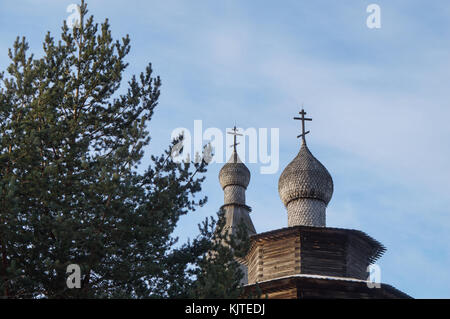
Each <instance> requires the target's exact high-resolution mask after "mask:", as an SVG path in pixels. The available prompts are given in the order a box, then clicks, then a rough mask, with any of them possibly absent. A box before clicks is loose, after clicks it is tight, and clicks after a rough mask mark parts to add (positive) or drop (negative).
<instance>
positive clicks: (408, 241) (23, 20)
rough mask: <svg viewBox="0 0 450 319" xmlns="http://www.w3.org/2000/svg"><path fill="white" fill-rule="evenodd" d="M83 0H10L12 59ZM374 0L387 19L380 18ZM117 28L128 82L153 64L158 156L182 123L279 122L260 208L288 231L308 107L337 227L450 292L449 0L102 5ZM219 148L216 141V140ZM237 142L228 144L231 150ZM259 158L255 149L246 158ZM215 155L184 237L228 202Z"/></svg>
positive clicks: (3, 35)
mask: <svg viewBox="0 0 450 319" xmlns="http://www.w3.org/2000/svg"><path fill="white" fill-rule="evenodd" d="M72 3H77V2H76V0H68V1H66V0H20V1H17V0H1V2H0V70H5V68H6V66H7V65H8V64H9V59H8V56H7V50H8V48H10V47H11V46H12V44H13V41H14V40H15V38H16V37H17V36H18V35H19V36H25V37H26V38H27V39H28V41H29V44H30V48H31V51H32V52H34V53H35V55H36V56H38V57H39V56H40V55H41V54H42V41H43V39H44V36H45V34H46V32H47V31H50V32H51V33H52V35H54V36H59V33H60V27H61V25H62V22H63V20H66V19H68V17H69V16H70V14H71V13H68V12H67V10H66V9H67V7H68V6H69V5H70V4H72ZM370 4H377V5H378V6H379V8H380V18H381V20H380V21H381V27H380V28H372V29H371V28H368V26H367V24H366V20H367V18H368V17H369V15H370V14H371V13H368V12H367V11H366V9H367V7H368V6H369V5H370ZM88 5H89V7H88V9H89V11H90V14H93V15H94V17H95V20H96V21H97V22H99V23H101V22H103V21H104V19H105V18H108V19H109V21H110V24H111V28H112V32H113V36H114V37H115V38H120V37H122V36H125V35H126V34H129V35H130V38H131V46H132V48H131V52H130V54H129V56H128V57H127V61H128V62H129V63H130V66H129V68H128V69H127V71H126V77H125V78H130V77H131V75H133V74H138V73H140V72H141V71H144V69H145V67H146V65H147V64H148V63H149V62H151V63H152V65H153V69H154V72H155V74H156V75H159V76H161V79H162V88H161V98H160V102H159V105H158V108H157V109H156V113H155V115H154V117H153V119H152V121H151V123H150V125H149V130H150V134H151V136H152V141H151V143H150V145H149V147H148V148H147V149H146V153H145V158H144V160H143V162H142V166H143V167H144V166H145V165H148V163H149V157H150V155H151V154H160V153H162V152H163V150H164V149H166V148H167V146H168V145H169V143H170V139H171V134H172V132H173V131H174V129H176V128H178V127H185V128H187V129H189V130H191V131H192V132H193V129H194V120H201V121H202V126H203V130H205V129H207V128H218V129H220V130H222V132H225V130H226V129H227V128H231V127H233V126H234V125H235V124H236V125H237V126H238V127H241V128H243V129H247V128H256V129H259V128H267V129H268V130H269V131H270V128H278V129H279V159H280V162H279V169H278V170H277V171H276V172H275V173H274V174H261V172H260V168H261V163H254V164H253V163H248V164H247V166H248V167H249V169H250V171H251V174H252V175H251V181H250V185H249V187H248V189H247V194H246V196H247V204H248V205H249V206H251V207H252V213H251V218H252V220H253V223H254V225H255V228H256V230H257V232H264V231H269V230H274V229H278V228H282V227H286V226H287V214H286V210H285V208H284V207H283V204H282V202H281V200H280V199H279V196H278V189H277V186H278V178H279V176H280V174H281V172H282V170H283V168H284V167H285V166H286V165H287V164H288V163H289V162H290V161H291V160H292V159H293V158H294V157H295V155H296V154H297V152H298V150H299V146H300V143H299V140H298V139H297V138H296V136H297V135H298V134H299V130H300V126H299V123H298V122H296V121H293V120H292V117H293V116H295V115H297V113H298V112H299V111H300V109H301V106H302V105H304V108H305V110H306V111H307V112H308V116H310V117H312V118H313V121H312V122H309V123H308V127H307V129H308V130H310V131H311V132H310V133H309V134H308V135H307V141H308V146H309V148H310V150H311V152H312V153H313V154H314V155H315V157H316V158H318V159H319V160H320V161H321V162H322V163H323V164H324V165H325V166H326V167H327V169H328V171H329V172H330V174H331V175H332V177H333V181H334V194H333V197H332V199H331V202H330V204H329V205H328V208H327V226H330V227H341V228H349V229H359V230H362V231H364V232H366V233H367V234H369V235H370V236H372V237H373V238H375V239H377V240H378V241H380V242H381V243H383V244H384V245H385V246H386V248H387V252H386V253H385V254H384V256H382V258H381V259H380V260H379V261H378V262H377V264H378V265H379V266H380V268H381V281H382V282H383V283H388V284H390V285H392V286H394V287H396V288H398V289H400V290H402V291H404V292H406V293H408V294H409V295H411V296H413V297H415V298H450V271H449V268H450V248H449V243H450V230H449V228H450V214H449V207H450V198H449V191H450V166H449V165H448V162H449V159H450V147H449V146H450V125H449V124H448V119H449V118H450V105H449V103H450V93H449V88H448V85H449V83H450V59H449V58H450V41H449V39H450V19H448V17H449V16H450V3H449V2H448V1H444V0H441V1H438V0H436V1H432V2H431V1H424V0H423V1H414V0H407V1H406V0H403V1H402V0H397V1H384V0H383V1H356V0H355V1H339V2H338V1H333V0H328V1H325V0H319V1H299V0H284V1H243V0H228V1H213V0H193V1H186V0H185V1H177V0H167V1H148V0H145V1H144V0H142V1H140V0H128V1H117V0H90V1H88ZM204 143H206V141H204ZM224 147H225V146H224ZM243 160H244V161H246V160H247V159H245V158H244V159H243ZM222 165H223V164H220V163H213V164H211V165H210V167H209V170H208V173H207V174H206V176H207V178H206V181H205V183H204V185H203V191H202V195H205V196H208V203H207V204H206V205H205V206H204V207H202V208H201V209H199V210H197V211H195V212H193V213H191V214H189V215H187V216H184V217H183V218H182V219H181V221H180V224H179V227H178V228H177V231H176V234H177V235H178V236H180V239H181V240H185V239H186V238H188V237H190V238H192V237H195V236H196V234H197V233H198V231H197V224H198V223H199V222H201V221H202V220H203V219H204V218H205V217H207V216H211V215H215V214H216V212H217V211H218V209H219V208H220V206H221V205H222V204H223V192H222V189H221V188H220V184H219V181H218V172H219V170H220V168H221V166H222Z"/></svg>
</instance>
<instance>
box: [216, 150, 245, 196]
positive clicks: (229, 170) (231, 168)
mask: <svg viewBox="0 0 450 319" xmlns="http://www.w3.org/2000/svg"><path fill="white" fill-rule="evenodd" d="M219 181H220V185H221V186H222V189H225V187H226V186H229V185H239V186H242V187H244V188H245V189H247V186H248V184H249V183H250V171H249V170H248V168H247V166H245V164H244V163H242V161H241V159H240V158H239V156H238V155H237V153H236V151H233V154H231V157H230V159H229V160H228V162H227V163H226V164H225V165H224V166H223V167H222V169H221V170H220V172H219Z"/></svg>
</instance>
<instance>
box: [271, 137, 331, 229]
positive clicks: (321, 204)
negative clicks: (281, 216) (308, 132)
mask: <svg viewBox="0 0 450 319" xmlns="http://www.w3.org/2000/svg"><path fill="white" fill-rule="evenodd" d="M278 192H279V195H280V198H281V201H282V202H283V204H284V206H286V208H287V210H288V224H289V226H297V225H308V226H321V227H324V226H325V209H326V206H327V205H328V203H329V202H330V200H331V196H332V195H333V179H332V178H331V175H330V173H329V172H328V170H327V169H326V168H325V166H323V165H322V163H320V162H319V160H317V159H316V158H315V157H314V156H313V155H312V154H311V152H310V150H309V149H308V147H307V146H306V143H302V146H301V148H300V151H299V152H298V154H297V156H296V157H295V158H294V159H293V160H292V162H290V163H289V164H288V165H287V166H286V168H285V169H284V171H283V172H282V173H281V176H280V179H279V181H278Z"/></svg>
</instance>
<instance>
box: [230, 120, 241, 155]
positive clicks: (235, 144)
mask: <svg viewBox="0 0 450 319" xmlns="http://www.w3.org/2000/svg"><path fill="white" fill-rule="evenodd" d="M232 130H233V132H227V133H228V134H230V135H233V138H234V143H233V144H232V145H230V147H233V148H234V162H235V163H236V161H237V152H236V146H237V145H238V144H239V143H237V141H236V137H237V136H242V134H240V133H238V132H237V128H236V125H235V126H234V128H233V129H232Z"/></svg>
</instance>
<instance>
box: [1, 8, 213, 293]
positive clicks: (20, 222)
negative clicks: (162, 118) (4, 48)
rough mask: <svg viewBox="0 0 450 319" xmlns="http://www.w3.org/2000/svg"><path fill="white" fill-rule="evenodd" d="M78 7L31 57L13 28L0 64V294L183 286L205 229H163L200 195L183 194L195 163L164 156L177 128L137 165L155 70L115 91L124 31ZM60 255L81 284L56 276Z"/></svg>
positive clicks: (194, 177)
mask: <svg viewBox="0 0 450 319" xmlns="http://www.w3.org/2000/svg"><path fill="white" fill-rule="evenodd" d="M80 8H81V23H80V25H79V26H78V27H75V28H73V30H70V29H69V28H68V26H67V24H66V23H65V22H64V25H63V27H62V33H61V39H60V40H58V41H55V39H54V38H53V37H52V36H51V35H50V33H48V34H47V35H46V37H45V41H44V44H43V48H44V54H43V57H41V58H35V57H34V56H33V55H32V54H29V52H28V51H29V48H28V44H27V41H26V39H25V38H17V40H16V41H15V43H14V46H13V48H12V49H11V50H10V51H9V57H10V59H11V64H10V65H9V67H8V68H7V74H6V75H5V73H4V72H3V73H1V74H0V254H1V257H0V295H3V296H4V297H7V298H69V297H89V298H91V297H92V298H96V297H126V298H140V297H184V296H187V295H188V294H189V293H190V291H192V290H191V289H192V287H193V285H194V283H195V277H196V273H195V269H198V267H196V266H195V265H196V263H197V262H198V261H199V260H200V259H201V257H200V256H203V255H204V252H205V251H206V250H208V249H209V247H208V245H209V244H208V241H207V240H206V238H207V237H208V236H209V235H208V234H207V232H206V233H205V234H204V235H205V236H203V237H201V238H199V239H196V240H194V241H193V242H192V243H188V244H185V245H182V246H181V247H180V248H174V247H175V246H174V245H175V244H176V241H177V239H176V238H174V237H173V235H172V233H173V231H174V229H175V227H176V225H177V222H178V220H179V218H180V216H182V215H184V214H187V213H188V212H190V211H193V210H195V209H196V207H198V206H199V205H203V204H204V203H205V201H206V198H200V199H196V198H195V197H194V196H195V195H196V194H197V193H199V192H200V191H201V182H202V181H203V179H204V176H201V174H202V173H204V172H205V170H206V167H205V166H206V164H205V163H204V161H202V162H201V163H176V162H174V161H173V160H172V158H171V156H170V150H171V147H172V146H174V145H177V142H179V141H178V140H176V141H173V144H172V145H171V146H169V148H168V150H167V151H165V153H164V154H163V155H161V156H152V157H151V164H150V166H149V167H148V168H147V169H146V170H145V171H144V172H143V173H138V170H137V168H138V165H139V164H140V161H141V159H142V158H143V156H144V153H143V150H144V147H146V146H147V145H148V144H149V141H150V136H149V121H150V119H151V118H152V115H153V112H154V110H155V107H156V106H157V104H158V98H159V95H160V87H161V80H160V78H159V77H154V76H153V75H152V73H153V72H152V66H151V64H149V65H148V67H147V68H146V69H145V71H144V72H142V73H141V74H140V75H139V76H138V77H135V76H133V77H132V79H131V80H130V81H129V82H128V88H127V90H126V91H125V93H123V94H119V89H120V88H121V84H122V76H123V72H124V71H125V69H126V67H127V65H128V64H127V63H126V62H125V58H126V56H127V54H128V53H129V51H130V39H129V37H128V36H126V37H124V38H122V39H121V40H120V41H114V40H113V39H112V36H111V31H110V26H109V23H108V20H106V21H105V22H104V23H103V24H101V26H100V28H99V26H98V24H96V23H94V20H93V17H92V16H91V17H89V18H87V6H86V4H85V3H84V1H82V3H81V6H80ZM196 173H198V174H196ZM199 175H200V177H199ZM70 264H77V265H79V266H80V268H81V288H80V289H69V288H68V287H67V285H66V279H67V274H66V270H67V266H68V265H70ZM190 267H191V268H192V269H191V268H190Z"/></svg>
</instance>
